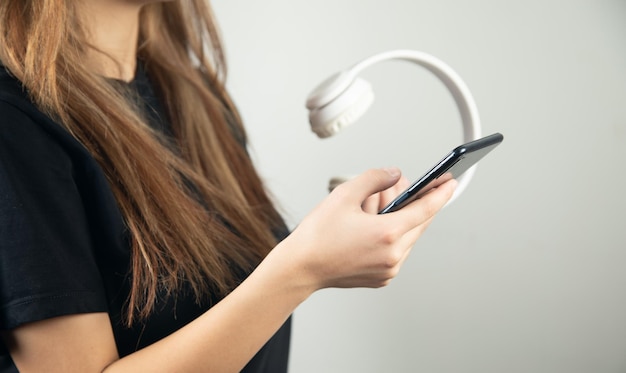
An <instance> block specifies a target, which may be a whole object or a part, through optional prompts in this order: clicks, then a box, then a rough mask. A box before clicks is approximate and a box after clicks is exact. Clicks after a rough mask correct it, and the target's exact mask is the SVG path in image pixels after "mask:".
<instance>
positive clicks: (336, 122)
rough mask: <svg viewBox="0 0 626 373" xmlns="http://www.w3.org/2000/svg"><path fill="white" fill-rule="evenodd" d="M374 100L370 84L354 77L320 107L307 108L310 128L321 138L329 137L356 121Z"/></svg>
mask: <svg viewBox="0 0 626 373" xmlns="http://www.w3.org/2000/svg"><path fill="white" fill-rule="evenodd" d="M372 102H374V91H373V89H372V85H371V84H370V83H369V82H367V81H366V80H364V79H362V78H358V77H357V78H356V79H355V80H354V81H353V82H352V83H351V84H350V85H349V86H348V87H347V88H346V89H345V90H344V91H343V92H341V93H340V94H339V95H338V96H337V97H335V98H334V99H333V100H331V101H330V102H328V103H326V104H325V105H324V106H321V107H312V108H309V109H310V112H309V122H310V123H311V129H312V130H313V132H315V133H316V134H317V136H319V137H321V138H325V137H330V136H332V135H334V134H336V133H337V132H339V131H340V130H341V129H342V128H343V127H345V126H347V125H349V124H352V123H354V122H356V121H357V120H358V119H359V118H360V117H361V116H362V115H363V114H365V112H366V111H367V109H368V108H369V107H370V105H371V104H372Z"/></svg>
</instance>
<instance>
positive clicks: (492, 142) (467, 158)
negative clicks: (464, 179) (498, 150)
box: [379, 133, 504, 214]
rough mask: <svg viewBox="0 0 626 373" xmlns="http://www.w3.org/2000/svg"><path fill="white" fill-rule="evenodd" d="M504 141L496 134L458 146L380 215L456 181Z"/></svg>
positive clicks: (502, 137)
mask: <svg viewBox="0 0 626 373" xmlns="http://www.w3.org/2000/svg"><path fill="white" fill-rule="evenodd" d="M502 140H504V136H502V134H501V133H494V134H493V135H489V136H486V137H483V138H480V139H478V140H474V141H470V142H468V143H466V144H463V145H460V146H457V147H456V148H454V149H453V150H452V151H451V152H450V153H448V155H446V156H445V157H443V159H442V160H441V161H439V163H437V164H436V165H435V166H434V167H433V168H431V169H430V171H428V172H426V173H425V174H424V176H422V177H420V178H419V179H417V181H415V182H414V183H413V184H412V185H411V186H410V187H408V188H407V189H406V190H405V191H404V192H402V193H401V194H400V195H399V196H398V197H396V199H394V200H393V201H391V203H389V204H388V205H387V206H386V207H385V208H383V209H382V210H380V212H379V214H386V213H388V212H394V211H397V210H399V209H401V208H403V207H404V206H406V205H408V204H409V203H411V202H413V201H415V200H416V199H419V198H420V197H422V196H423V195H424V194H426V193H428V192H429V191H430V190H432V189H433V188H436V187H438V186H439V185H441V184H443V183H445V182H446V181H448V180H450V179H456V178H457V177H459V176H461V175H462V174H463V173H464V172H465V171H467V170H468V169H469V168H470V167H472V166H473V165H474V164H476V162H478V161H479V160H481V159H482V158H483V157H484V156H485V155H487V153H489V152H490V151H492V150H493V149H494V148H495V147H496V146H498V145H500V143H501V142H502Z"/></svg>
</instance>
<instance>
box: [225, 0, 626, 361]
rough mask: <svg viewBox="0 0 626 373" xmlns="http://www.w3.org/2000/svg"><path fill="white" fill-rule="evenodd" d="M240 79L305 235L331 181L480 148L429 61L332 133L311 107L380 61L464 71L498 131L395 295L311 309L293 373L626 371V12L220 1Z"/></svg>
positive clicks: (269, 170) (501, 5) (578, 5)
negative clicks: (315, 128) (420, 55)
mask: <svg viewBox="0 0 626 373" xmlns="http://www.w3.org/2000/svg"><path fill="white" fill-rule="evenodd" d="M213 6H214V8H215V11H216V15H217V17H218V20H219V21H220V23H221V28H222V31H223V36H224V40H225V44H226V55H227V58H228V62H229V66H230V70H229V83H228V86H229V88H230V90H231V93H232V95H233V96H234V99H235V101H236V103H237V104H238V106H239V108H240V110H241V112H242V115H243V118H244V120H245V122H246V125H247V128H248V130H249V134H250V137H251V142H252V146H253V149H252V153H253V156H254V159H255V162H256V163H257V165H258V168H259V170H260V172H261V174H262V176H263V177H264V179H265V180H266V181H267V184H268V187H269V188H270V189H271V191H272V192H273V193H274V194H275V196H276V198H277V200H278V201H279V203H280V205H281V206H282V207H283V209H284V210H285V216H286V218H287V219H288V221H289V224H290V225H291V226H292V227H293V226H295V225H296V224H297V223H298V221H299V220H300V219H302V217H303V216H305V215H306V213H307V212H308V211H309V210H310V209H312V208H313V207H314V206H315V205H316V204H317V203H318V202H319V201H321V200H322V199H323V198H324V197H325V196H326V194H327V190H326V187H327V183H328V180H329V178H330V177H332V176H335V175H342V174H356V173H359V172H361V171H363V170H365V169H367V168H370V167H380V166H388V165H396V166H399V167H401V168H402V169H403V171H404V173H405V174H406V175H407V176H408V177H409V178H410V179H412V178H415V177H417V176H419V175H420V174H421V173H422V172H423V171H425V169H426V168H427V167H429V166H430V165H431V164H432V163H433V162H435V161H437V160H438V159H439V158H440V157H441V156H443V155H444V153H446V152H447V151H448V150H449V149H450V148H451V147H452V146H454V145H457V144H459V143H460V142H461V126H460V120H459V116H458V113H457V110H456V107H455V105H454V103H453V101H452V99H451V96H450V95H449V94H448V92H447V91H446V89H445V88H444V86H443V85H442V84H441V83H440V82H439V81H438V80H437V79H436V78H435V77H434V76H433V75H431V74H430V73H429V72H428V71H427V70H425V69H423V68H421V67H419V66H415V65H410V64H408V63H403V62H396V61H390V62H385V63H381V64H378V65H376V66H374V67H372V68H370V69H368V70H366V71H365V72H364V73H363V75H362V76H363V77H365V78H367V79H368V80H369V81H370V82H371V83H372V84H373V85H374V89H375V91H376V95H377V99H376V101H375V103H374V105H373V107H372V108H371V109H370V111H369V112H368V113H367V114H366V115H365V116H364V117H363V118H362V119H361V120H360V121H359V122H358V123H356V124H354V125H352V126H351V127H348V128H346V129H345V130H344V131H342V132H341V133H340V134H338V135H336V136H334V137H332V138H330V139H326V140H321V139H318V138H317V137H316V136H315V135H314V134H313V133H312V132H311V131H310V128H309V124H308V119H307V112H306V110H305V108H304V101H305V99H306V96H307V94H308V93H309V91H310V90H312V89H313V88H314V87H315V86H316V85H317V84H318V83H319V82H320V81H321V80H323V79H325V78H326V77H327V76H328V75H330V74H332V73H333V72H335V71H338V70H340V69H342V68H345V67H347V66H350V65H352V64H353V63H355V62H357V61H359V60H361V59H362V58H365V57H367V56H369V55H372V54H374V53H378V52H382V51H385V50H390V49H397V48H406V49H416V50H420V51H423V52H427V53H430V54H432V55H434V56H436V57H438V58H440V59H442V60H443V61H445V62H446V63H448V64H449V65H450V66H452V67H453V68H454V69H455V70H456V71H457V72H458V73H459V74H460V75H461V77H462V78H463V79H464V80H465V82H466V83H467V84H468V86H469V88H470V90H471V91H472V93H473V94H474V97H475V99H476V102H477V104H478V109H479V112H480V115H481V119H482V126H483V133H484V134H489V133H492V132H502V133H503V134H504V136H505V140H504V143H503V144H502V145H501V146H500V147H499V148H498V149H496V150H495V151H494V153H493V154H492V155H489V156H488V157H487V158H485V159H484V160H483V162H482V163H481V164H480V165H479V167H478V170H477V173H476V176H475V178H474V181H473V182H472V183H471V184H470V185H469V188H468V189H467V190H466V192H465V193H464V194H463V195H462V196H461V197H460V198H459V199H458V200H457V201H456V202H455V203H454V204H452V205H451V206H449V207H447V208H446V209H445V210H444V211H443V212H442V213H441V214H440V215H439V216H438V217H437V219H436V220H435V222H434V223H433V224H432V225H431V227H430V228H429V230H428V231H427V232H426V234H425V235H424V236H423V237H422V238H421V239H420V241H419V242H418V243H417V245H416V246H415V248H414V250H413V252H412V254H411V257H410V258H409V260H408V261H407V263H406V264H405V266H404V267H403V269H402V271H401V273H400V275H399V276H398V278H397V279H395V280H394V281H393V282H392V283H391V285H390V286H388V287H386V288H384V289H378V290H371V289H352V290H336V289H329V290H324V291H321V292H319V293H317V294H315V295H314V296H313V297H311V298H310V299H309V300H307V301H306V302H305V303H304V304H303V305H302V306H301V307H300V308H299V309H298V310H297V311H296V312H295V318H294V322H295V324H294V330H293V344H292V350H291V363H290V367H291V370H290V371H291V372H292V373H307V372H359V373H368V372H372V373H373V372H437V373H439V372H440V373H447V372H455V373H456V372H464V373H468V372H477V373H478V372H480V373H486V372H508V373H514V372H568V373H574V372H585V373H587V372H624V371H626V218H625V216H624V215H625V213H626V198H625V196H624V186H625V181H626V177H625V176H624V171H625V170H626V167H625V166H624V161H623V159H622V158H623V149H624V145H626V1H624V0H530V1H496V0H491V1H490V0H476V1H452V0H439V1H417V0H385V1H380V0H379V1H374V0H316V1H302V0H266V1H244V0H228V1H226V0H219V1H214V2H213Z"/></svg>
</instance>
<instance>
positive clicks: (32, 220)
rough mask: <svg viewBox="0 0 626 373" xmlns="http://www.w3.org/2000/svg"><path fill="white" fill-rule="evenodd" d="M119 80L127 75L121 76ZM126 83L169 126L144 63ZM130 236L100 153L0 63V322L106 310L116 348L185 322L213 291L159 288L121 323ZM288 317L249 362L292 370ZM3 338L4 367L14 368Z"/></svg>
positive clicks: (7, 324) (147, 340)
mask: <svg viewBox="0 0 626 373" xmlns="http://www.w3.org/2000/svg"><path fill="white" fill-rule="evenodd" d="M115 84H121V83H119V82H118V83H115ZM127 88H128V89H131V90H135V91H136V92H137V96H138V97H139V99H140V100H142V101H143V102H142V104H143V105H144V107H145V109H146V113H147V115H148V118H149V119H150V122H151V125H153V126H154V127H155V128H157V129H159V130H160V131H164V132H165V133H166V134H167V131H168V129H169V126H168V125H167V121H166V120H164V116H163V115H162V112H161V111H160V107H159V104H158V100H157V99H156V96H155V95H154V92H153V90H152V88H151V86H150V82H149V80H148V79H147V77H146V75H145V73H144V72H143V71H142V70H141V69H138V71H137V77H136V78H135V80H134V81H133V82H131V83H130V84H129V85H128V87H127ZM129 263H130V246H129V240H128V233H127V229H126V225H125V223H124V220H123V218H122V216H121V214H120V211H119V209H118V206H117V203H116V201H115V199H114V197H113V194H112V191H111V189H110V187H109V184H108V182H107V180H106V178H105V176H104V173H103V171H102V169H101V168H100V166H99V165H98V163H97V162H96V161H95V160H94V158H93V157H92V156H91V155H90V154H89V152H88V151H87V150H86V149H85V148H84V147H83V146H82V145H81V144H80V143H79V142H77V141H76V140H75V139H74V138H73V137H72V136H71V135H70V134H69V133H68V132H67V131H66V130H65V129H63V128H62V127H61V126H60V125H59V124H58V123H56V122H54V121H53V120H51V119H50V118H49V117H47V116H46V115H44V114H43V113H41V112H40V111H39V110H38V109H37V108H36V107H35V106H34V105H33V104H32V102H31V101H30V100H29V99H28V96H27V95H26V93H25V92H24V89H23V88H22V85H21V84H20V83H19V82H18V81H17V80H16V79H14V78H13V77H11V76H10V75H9V74H8V73H7V72H6V70H5V69H4V68H3V67H2V66H0V330H8V329H12V328H15V327H17V326H19V325H22V324H24V323H28V322H33V321H38V320H43V319H47V318H51V317H56V316H62V315H68V314H77V313H87V312H108V313H109V315H110V319H111V324H112V327H113V332H114V335H115V341H116V343H117V348H118V352H119V354H120V356H125V355H128V354H130V353H132V352H134V351H136V350H138V349H140V348H142V347H145V346H147V345H149V344H151V343H153V342H155V341H158V340H159V339H162V338H163V337H165V336H167V335H169V334H171V333H172V332H174V331H176V330H178V329H180V328H181V327H182V326H184V325H185V324H187V323H189V322H190V321H192V320H193V319H195V318H196V317H198V316H199V315H201V314H202V313H203V312H205V311H206V310H207V309H209V308H210V307H211V306H212V305H213V304H215V303H216V302H218V301H219V299H217V298H216V297H214V298H213V299H210V300H207V301H206V302H204V303H203V304H202V305H198V304H196V302H195V301H194V299H193V297H192V296H188V292H185V291H182V292H181V294H179V295H178V297H177V299H176V300H175V301H174V300H173V299H165V298H164V297H162V298H160V299H161V300H160V302H159V303H158V304H157V305H156V307H155V311H154V312H153V314H152V315H151V316H150V317H149V318H148V319H147V320H146V321H145V322H141V323H140V322H137V323H135V325H134V326H133V327H132V328H130V329H129V328H126V327H125V326H124V325H123V322H122V317H121V311H122V309H123V306H124V303H125V301H126V300H127V296H128V294H129V282H128V276H127V274H128V269H129ZM289 339H290V320H288V321H287V322H286V323H285V324H284V325H283V326H282V327H281V328H280V330H279V331H278V332H277V333H276V334H275V335H274V336H273V337H272V339H270V340H269V341H268V343H267V344H266V345H265V346H264V347H263V348H262V349H261V351H259V353H258V354H257V355H256V356H255V357H254V358H253V359H252V360H251V361H250V363H249V364H248V365H247V366H246V368H245V369H244V370H243V372H267V373H270V372H271V373H278V372H286V371H287V360H288V352H289ZM16 371H17V369H16V368H15V366H14V364H13V362H12V361H11V358H10V356H9V354H8V351H7V348H6V346H5V345H4V344H3V343H2V342H1V341H0V372H16Z"/></svg>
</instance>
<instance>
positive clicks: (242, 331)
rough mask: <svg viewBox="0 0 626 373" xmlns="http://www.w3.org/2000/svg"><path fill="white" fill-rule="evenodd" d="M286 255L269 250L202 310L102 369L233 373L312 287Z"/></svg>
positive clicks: (248, 358) (283, 248) (273, 331)
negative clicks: (247, 273)
mask: <svg viewBox="0 0 626 373" xmlns="http://www.w3.org/2000/svg"><path fill="white" fill-rule="evenodd" d="M285 249H288V248H286V247H281V246H280V245H279V246H278V247H277V248H276V249H275V250H276V251H280V250H285ZM288 258H289V256H288V255H272V254H270V255H269V256H268V257H267V258H266V259H265V260H264V261H263V262H262V263H261V264H260V265H259V266H258V268H257V269H256V270H255V271H254V272H253V273H252V274H251V275H250V276H249V277H248V278H247V279H246V280H245V281H244V282H243V283H242V284H241V285H240V286H239V287H237V288H236V289H235V290H234V291H233V292H232V293H231V294H229V295H228V296H227V297H225V298H224V299H223V300H222V301H221V302H219V303H218V304H216V305H215V306H214V307H212V308H211V309H210V310H209V311H207V312H206V313H205V314H203V315H202V316H200V317H199V318H198V319H196V320H194V321H193V322H191V323H189V324H188V325H187V326H185V327H184V328H182V329H180V330H178V331H177V332H175V333H173V334H172V335H170V336H168V337H166V338H164V339H163V340H161V341H159V342H157V343H155V344H153V345H151V346H149V347H147V348H144V349H143V350H140V351H138V352H136V353H133V354H132V355H129V356H127V357H124V358H123V359H121V360H118V361H116V362H114V363H113V364H111V365H110V366H109V367H108V368H107V369H106V370H105V372H140V371H150V372H161V371H162V372H178V371H180V372H239V371H240V370H241V369H242V368H243V367H244V366H245V364H246V363H247V362H248V361H249V360H250V359H251V358H252V357H253V356H254V354H255V353H256V352H257V351H258V350H259V349H260V348H261V347H262V346H263V345H264V344H265V342H267V340H268V339H269V338H271V336H272V335H273V334H274V333H275V332H276V331H277V330H278V328H280V326H281V325H282V324H283V323H284V322H285V320H286V319H287V318H288V317H289V315H290V314H291V313H292V312H293V311H294V310H295V308H296V307H297V306H298V305H299V304H300V303H302V302H303V301H304V300H305V299H306V298H307V297H308V296H309V295H310V294H311V293H312V291H313V290H314V289H313V288H312V287H311V286H310V285H309V284H308V283H307V281H305V280H303V279H301V278H300V276H299V273H297V272H298V271H297V270H296V269H295V268H294V266H292V265H291V263H288V261H289V259H288Z"/></svg>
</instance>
